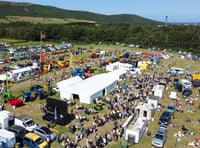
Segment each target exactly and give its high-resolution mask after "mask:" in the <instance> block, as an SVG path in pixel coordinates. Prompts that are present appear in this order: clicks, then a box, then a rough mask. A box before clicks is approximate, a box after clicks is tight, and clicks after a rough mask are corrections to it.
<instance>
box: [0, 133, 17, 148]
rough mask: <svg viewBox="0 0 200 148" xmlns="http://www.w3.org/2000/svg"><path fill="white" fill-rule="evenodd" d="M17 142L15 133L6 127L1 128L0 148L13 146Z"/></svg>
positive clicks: (11, 147)
mask: <svg viewBox="0 0 200 148" xmlns="http://www.w3.org/2000/svg"><path fill="white" fill-rule="evenodd" d="M15 144H16V137H15V134H14V133H12V132H10V131H8V130H6V129H0V148H13V147H14V146H15Z"/></svg>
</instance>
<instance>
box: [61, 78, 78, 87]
mask: <svg viewBox="0 0 200 148" xmlns="http://www.w3.org/2000/svg"><path fill="white" fill-rule="evenodd" d="M80 81H82V79H81V78H80V77H79V76H75V77H72V78H70V79H67V80H63V81H60V82H58V83H57V86H58V87H59V86H65V85H71V84H74V83H77V82H80Z"/></svg>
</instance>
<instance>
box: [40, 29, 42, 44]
mask: <svg viewBox="0 0 200 148" xmlns="http://www.w3.org/2000/svg"><path fill="white" fill-rule="evenodd" d="M40 46H41V48H42V31H40Z"/></svg>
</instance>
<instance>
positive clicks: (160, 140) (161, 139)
mask: <svg viewBox="0 0 200 148" xmlns="http://www.w3.org/2000/svg"><path fill="white" fill-rule="evenodd" d="M166 139H167V130H166V129H163V128H159V129H158V131H157V132H156V134H155V136H154V138H153V140H152V145H153V146H155V147H159V148H162V147H163V146H164V144H165V141H166Z"/></svg>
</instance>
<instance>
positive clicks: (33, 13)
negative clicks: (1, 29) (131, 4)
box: [0, 1, 163, 25]
mask: <svg viewBox="0 0 200 148" xmlns="http://www.w3.org/2000/svg"><path fill="white" fill-rule="evenodd" d="M0 19H1V21H0V22H6V21H20V20H21V21H32V20H33V21H34V20H37V22H40V23H42V22H43V21H44V22H45V20H46V23H48V22H50V21H52V20H53V22H55V23H56V22H59V21H61V22H62V21H66V22H68V23H69V22H89V23H98V24H139V25H157V24H163V23H162V22H158V21H154V20H151V19H146V18H143V17H140V16H137V15H131V14H120V15H102V14H96V13H91V12H86V11H72V10H64V9H60V8H56V7H52V6H42V5H36V4H31V3H15V2H6V1H1V2H0ZM47 20H48V21H47Z"/></svg>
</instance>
